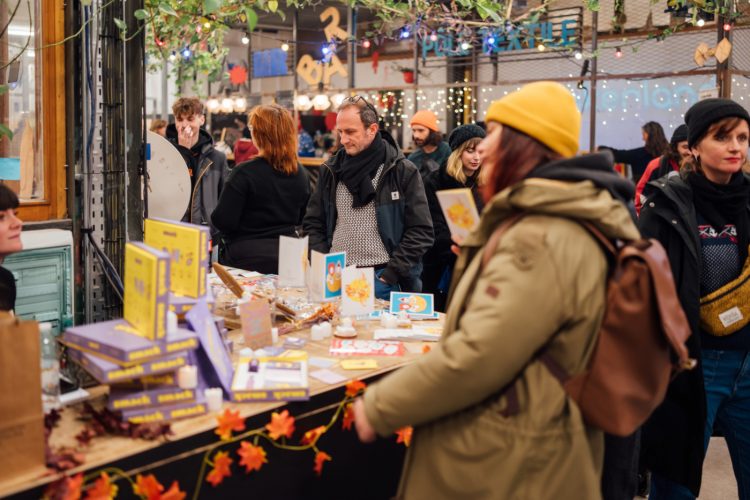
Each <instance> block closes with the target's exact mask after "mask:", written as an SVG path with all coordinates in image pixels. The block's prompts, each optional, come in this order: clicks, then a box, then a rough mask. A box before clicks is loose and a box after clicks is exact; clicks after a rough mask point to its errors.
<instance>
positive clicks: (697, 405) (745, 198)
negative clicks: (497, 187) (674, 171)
mask: <svg viewBox="0 0 750 500" xmlns="http://www.w3.org/2000/svg"><path fill="white" fill-rule="evenodd" d="M685 122H686V124H687V127H688V145H689V146H690V151H691V156H692V157H691V158H690V159H689V162H688V163H687V164H686V165H685V166H684V167H683V173H682V175H680V176H672V177H669V178H668V179H667V181H666V182H658V183H652V186H654V187H655V188H656V191H655V193H654V195H653V196H651V197H649V199H648V200H647V201H646V203H645V205H644V206H643V209H642V210H641V218H640V225H641V230H642V232H643V235H644V236H645V237H652V238H657V239H658V240H659V241H660V242H661V243H662V245H664V248H665V249H666V250H667V253H668V255H669V259H670V264H671V267H672V273H673V274H674V278H675V283H676V285H677V292H678V295H679V298H680V302H681V304H682V307H683V309H684V310H685V313H686V315H687V318H688V320H689V322H690V325H691V328H692V331H693V335H692V336H691V337H690V339H689V340H688V343H687V345H688V348H689V350H690V356H691V357H693V358H696V359H699V360H700V366H699V368H700V369H696V370H692V371H689V372H684V373H682V374H680V375H679V376H678V377H677V378H676V379H675V380H674V381H673V382H672V384H671V385H670V387H669V390H668V392H667V396H666V399H665V400H664V403H663V404H662V405H661V406H660V407H659V408H657V410H656V411H655V412H654V414H653V415H652V416H651V418H650V419H649V421H648V422H647V423H646V425H645V426H644V428H643V435H642V447H643V448H642V459H643V460H644V461H645V465H646V466H647V467H648V468H649V469H650V470H651V472H652V482H651V494H650V496H649V498H650V499H651V500H660V499H667V498H668V499H682V498H690V499H692V498H695V497H696V496H697V495H698V493H699V492H700V486H701V472H702V467H703V459H704V457H705V452H706V448H707V447H708V443H709V440H710V438H711V435H712V434H713V430H714V428H715V427H716V428H721V430H722V431H723V433H724V436H725V437H726V440H727V445H728V447H729V452H730V455H731V457H732V465H733V468H734V474H735V477H736V478H737V486H738V489H739V496H740V498H742V499H747V498H750V370H749V368H750V356H749V355H748V350H750V324H748V321H750V265H749V263H750V261H749V260H748V244H749V243H750V181H749V180H748V178H747V177H746V176H745V175H744V174H743V172H742V166H743V164H744V163H745V161H746V160H747V150H748V139H749V137H750V115H748V113H747V111H746V110H745V109H744V108H743V107H742V106H740V105H739V104H737V103H735V102H733V101H731V100H729V99H706V100H703V101H699V102H698V103H696V104H695V105H693V106H692V107H691V108H690V109H689V110H688V112H687V113H686V114H685ZM686 167H687V168H686Z"/></svg>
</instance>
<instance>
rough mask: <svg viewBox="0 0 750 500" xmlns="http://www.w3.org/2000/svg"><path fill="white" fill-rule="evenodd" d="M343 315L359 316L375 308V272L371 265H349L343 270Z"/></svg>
mask: <svg viewBox="0 0 750 500" xmlns="http://www.w3.org/2000/svg"><path fill="white" fill-rule="evenodd" d="M341 285H342V287H343V293H342V295H341V315H342V316H358V315H360V314H369V313H371V312H372V311H373V310H374V309H375V272H374V270H373V268H371V267H359V268H358V267H355V266H349V267H346V268H344V270H343V272H342V280H341Z"/></svg>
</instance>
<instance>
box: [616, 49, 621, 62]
mask: <svg viewBox="0 0 750 500" xmlns="http://www.w3.org/2000/svg"><path fill="white" fill-rule="evenodd" d="M615 57H616V58H618V59H619V58H621V57H622V50H621V49H620V47H617V48H616V49H615Z"/></svg>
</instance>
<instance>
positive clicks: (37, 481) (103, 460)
mask: <svg viewBox="0 0 750 500" xmlns="http://www.w3.org/2000/svg"><path fill="white" fill-rule="evenodd" d="M421 323H422V325H423V326H426V327H430V328H431V329H432V328H433V327H434V328H442V325H443V317H442V315H441V319H440V320H437V321H425V322H421ZM355 326H356V328H357V339H372V334H373V331H374V330H375V329H376V328H380V326H379V322H378V321H358V322H357V323H356V325H355ZM289 335H291V336H295V337H301V338H305V339H306V340H307V343H306V344H305V346H304V347H303V350H305V351H307V353H308V355H309V356H311V357H318V358H330V359H334V360H335V361H336V363H335V364H333V365H332V366H330V367H329V368H328V369H329V370H331V371H333V372H336V373H338V374H340V375H342V376H345V377H346V378H347V380H346V381H344V382H341V383H338V384H326V383H324V382H321V381H319V380H317V379H315V378H312V377H308V378H309V386H310V397H313V396H315V395H318V394H321V393H324V392H327V391H330V390H334V389H337V388H340V387H342V386H344V385H346V383H347V382H349V381H351V380H353V379H365V378H369V377H372V376H376V375H379V374H382V373H386V372H389V371H391V370H394V369H395V368H398V367H400V366H403V365H406V364H408V363H410V362H411V361H413V360H414V359H416V358H417V357H419V356H421V355H422V349H423V346H424V344H428V343H426V342H425V343H423V342H405V343H404V344H405V347H406V349H405V351H404V355H403V356H394V357H388V356H377V357H376V356H358V357H357V359H374V360H376V361H377V363H378V367H377V368H375V369H367V370H356V371H355V370H344V369H343V368H342V367H341V365H340V363H339V361H340V360H341V359H352V358H351V357H345V356H339V357H336V356H331V355H329V351H328V349H329V346H330V343H331V339H330V338H328V339H325V340H321V341H312V340H310V331H309V330H301V331H297V332H293V333H290V334H289ZM284 337H285V336H282V337H281V338H280V340H279V342H278V343H277V345H281V344H283V342H284ZM229 338H230V339H231V340H232V341H233V342H234V343H235V347H234V354H233V359H234V361H235V362H236V361H237V359H238V357H239V355H238V353H239V351H240V350H241V349H242V348H243V347H244V339H243V338H242V334H241V331H239V330H235V331H232V332H230V333H229ZM319 369H320V368H318V367H316V366H312V365H309V366H308V371H309V372H314V371H315V370H319ZM89 392H91V393H92V397H93V399H94V400H96V402H99V403H101V404H104V402H105V399H104V397H105V395H106V394H107V392H108V387H107V386H99V387H95V388H93V389H89ZM285 404H286V402H284V401H280V402H259V403H234V402H227V401H224V405H223V408H231V409H232V410H239V412H240V415H241V416H242V417H243V418H248V417H251V416H254V415H258V414H261V413H264V412H268V411H270V410H273V409H275V408H279V407H282V406H284V405H285ZM79 405H80V403H79ZM76 406H78V405H73V407H67V408H66V409H65V411H63V412H62V418H61V420H60V422H59V424H58V426H57V427H56V428H55V429H54V430H53V431H52V435H51V437H50V446H52V447H53V448H54V447H58V446H71V447H75V446H76V445H77V443H76V440H75V435H76V434H78V432H80V431H81V430H82V429H83V425H82V423H81V422H80V421H78V420H77V418H76V417H77V415H78V413H79V412H78V408H76ZM223 411H224V409H222V412H223ZM217 415H218V413H207V414H205V415H201V416H197V417H192V418H186V419H182V420H176V421H173V422H172V432H173V433H174V435H173V436H171V437H170V439H169V441H177V440H180V439H185V438H188V437H191V436H194V435H196V434H200V433H203V432H207V431H210V430H212V429H214V428H216V425H217V422H216V417H217ZM293 416H294V415H293ZM217 439H218V438H217ZM162 443H163V441H162V440H158V439H157V440H154V441H146V440H142V439H131V438H125V437H118V436H102V437H97V438H94V439H93V440H92V441H91V443H90V445H89V446H88V447H87V448H85V449H83V453H84V454H85V457H86V461H85V463H84V464H83V465H81V466H79V467H77V468H75V469H72V470H69V471H67V472H66V475H71V474H76V473H78V472H82V471H90V470H96V469H97V468H100V467H102V466H103V465H106V464H108V463H111V462H113V461H117V460H120V459H123V458H126V457H129V456H132V455H136V454H139V453H142V452H144V451H148V450H151V449H153V448H157V447H159V446H161V445H162ZM61 476H62V475H61V474H53V475H45V476H40V475H39V472H38V471H37V472H35V473H33V474H32V475H26V476H25V477H17V478H14V479H13V480H9V481H4V482H0V497H4V496H6V495H11V494H14V493H19V492H22V491H25V490H28V489H32V488H35V487H39V486H42V485H44V484H46V483H49V482H52V481H54V480H56V479H58V478H59V477H61Z"/></svg>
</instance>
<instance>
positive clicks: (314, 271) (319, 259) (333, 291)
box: [309, 250, 346, 302]
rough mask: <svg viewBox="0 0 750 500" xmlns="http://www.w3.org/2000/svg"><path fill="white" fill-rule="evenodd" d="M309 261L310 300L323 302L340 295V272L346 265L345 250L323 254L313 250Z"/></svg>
mask: <svg viewBox="0 0 750 500" xmlns="http://www.w3.org/2000/svg"><path fill="white" fill-rule="evenodd" d="M310 261H311V262H310V283H309V285H310V293H311V298H312V300H314V301H316V302H325V301H330V300H334V299H336V298H337V297H341V273H342V272H343V270H344V268H345V267H346V252H338V253H329V254H323V253H320V252H316V251H315V250H313V251H312V257H311V259H310Z"/></svg>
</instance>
